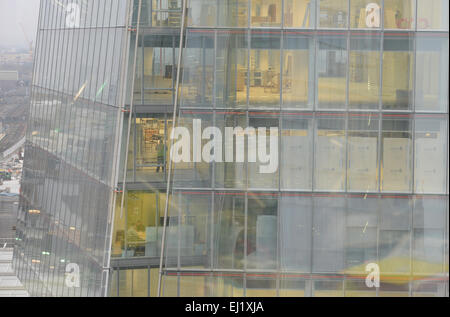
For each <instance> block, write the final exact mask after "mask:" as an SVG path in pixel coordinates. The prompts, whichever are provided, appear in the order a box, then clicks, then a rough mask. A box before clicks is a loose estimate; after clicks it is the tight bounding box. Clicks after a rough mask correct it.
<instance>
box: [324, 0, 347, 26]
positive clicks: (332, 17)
mask: <svg viewBox="0 0 450 317" xmlns="http://www.w3.org/2000/svg"><path fill="white" fill-rule="evenodd" d="M347 20H348V0H319V26H320V27H322V28H346V27H347V25H348V24H347Z"/></svg>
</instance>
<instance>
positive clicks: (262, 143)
mask: <svg viewBox="0 0 450 317" xmlns="http://www.w3.org/2000/svg"><path fill="white" fill-rule="evenodd" d="M249 126H250V127H253V128H254V129H256V130H255V131H254V133H255V134H254V138H253V139H254V142H248V144H247V147H248V156H247V158H248V163H247V166H248V168H247V170H248V186H249V187H250V188H255V189H261V188H270V189H278V188H279V175H280V174H279V170H280V168H279V150H280V148H279V135H278V134H279V118H278V117H277V116H274V115H266V114H265V113H251V117H250V118H249ZM263 129H265V131H264V130H263ZM255 143H256V144H255ZM251 153H253V155H252V156H253V158H252V157H250V154H251ZM256 153H258V155H256ZM255 158H256V159H255Z"/></svg>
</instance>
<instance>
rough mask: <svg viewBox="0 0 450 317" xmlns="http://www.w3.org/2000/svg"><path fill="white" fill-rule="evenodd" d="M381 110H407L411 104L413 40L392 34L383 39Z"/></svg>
mask: <svg viewBox="0 0 450 317" xmlns="http://www.w3.org/2000/svg"><path fill="white" fill-rule="evenodd" d="M383 48H384V50H383V95H382V100H383V109H385V110H408V109H411V108H412V103H413V93H412V89H413V79H414V76H413V73H414V69H413V67H414V66H413V65H414V54H413V38H412V37H410V36H408V35H406V36H405V35H401V34H398V35H397V34H393V35H390V36H388V35H386V36H385V37H384V46H383Z"/></svg>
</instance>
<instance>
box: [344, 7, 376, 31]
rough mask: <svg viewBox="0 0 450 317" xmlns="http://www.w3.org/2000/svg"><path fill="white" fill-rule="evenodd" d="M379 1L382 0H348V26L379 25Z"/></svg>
mask: <svg viewBox="0 0 450 317" xmlns="http://www.w3.org/2000/svg"><path fill="white" fill-rule="evenodd" d="M381 2H382V0H350V27H351V28H357V29H366V28H379V27H381V7H382V5H381Z"/></svg>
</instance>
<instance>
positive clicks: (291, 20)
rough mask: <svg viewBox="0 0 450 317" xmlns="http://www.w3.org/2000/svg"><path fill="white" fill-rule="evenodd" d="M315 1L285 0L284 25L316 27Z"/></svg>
mask: <svg viewBox="0 0 450 317" xmlns="http://www.w3.org/2000/svg"><path fill="white" fill-rule="evenodd" d="M314 20H315V3H314V1H311V0H284V26H285V27H293V28H302V29H303V28H309V27H314Z"/></svg>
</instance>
